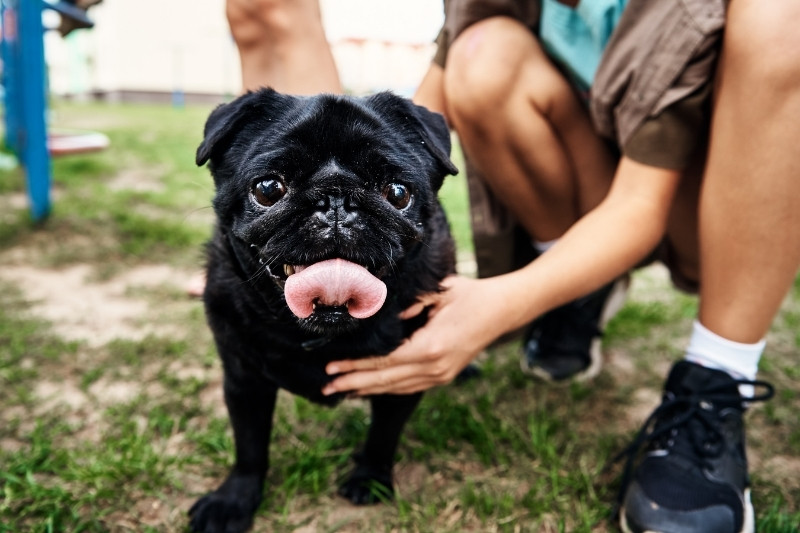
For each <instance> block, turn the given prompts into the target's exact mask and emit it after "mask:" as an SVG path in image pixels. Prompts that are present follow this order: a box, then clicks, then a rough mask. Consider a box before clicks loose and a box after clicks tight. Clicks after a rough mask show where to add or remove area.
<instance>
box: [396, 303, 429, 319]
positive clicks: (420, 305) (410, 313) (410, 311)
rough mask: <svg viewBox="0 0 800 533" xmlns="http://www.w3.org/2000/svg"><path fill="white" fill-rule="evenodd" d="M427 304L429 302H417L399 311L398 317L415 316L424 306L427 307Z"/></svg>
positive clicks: (407, 317)
mask: <svg viewBox="0 0 800 533" xmlns="http://www.w3.org/2000/svg"><path fill="white" fill-rule="evenodd" d="M428 305H429V304H426V303H424V302H417V303H415V304H413V305H412V306H411V307H409V308H408V309H406V310H405V311H403V312H401V313H400V315H398V316H399V317H400V320H408V319H409V318H414V317H415V316H417V315H419V314H420V313H421V312H422V311H424V310H425V308H426V307H428Z"/></svg>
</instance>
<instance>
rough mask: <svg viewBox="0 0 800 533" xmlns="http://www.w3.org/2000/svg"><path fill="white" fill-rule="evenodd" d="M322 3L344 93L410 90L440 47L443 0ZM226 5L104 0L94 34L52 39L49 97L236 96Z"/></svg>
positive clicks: (206, 0)
mask: <svg viewBox="0 0 800 533" xmlns="http://www.w3.org/2000/svg"><path fill="white" fill-rule="evenodd" d="M321 5H322V9H323V19H324V23H325V27H326V32H327V36H328V40H329V42H330V43H331V47H332V50H333V54H334V58H335V60H336V63H337V67H338V69H339V72H340V76H341V78H342V83H343V84H344V86H345V88H346V90H348V91H351V92H354V93H366V92H372V91H376V90H383V89H391V90H395V91H397V92H399V93H401V94H406V95H410V94H411V93H413V90H414V88H415V87H416V84H417V83H418V82H419V80H420V79H421V77H422V74H423V73H424V72H425V69H426V68H427V66H428V64H429V63H430V60H431V58H432V57H433V53H434V51H435V46H434V45H433V40H434V38H435V36H436V33H437V32H438V28H439V25H440V24H441V18H442V13H441V12H442V8H441V3H440V2H439V1H438V0H403V1H402V2H398V1H396V0H322V1H321ZM224 8H225V0H166V1H165V0H104V1H103V2H102V3H101V4H99V5H97V6H95V7H93V8H92V9H90V10H89V16H90V18H92V19H93V20H94V21H95V23H96V24H95V27H94V28H93V29H91V30H76V31H74V32H72V33H71V34H70V35H68V36H66V37H64V38H62V37H61V36H60V35H59V34H58V33H57V32H56V31H48V32H47V33H46V36H45V42H46V50H47V62H48V69H49V83H50V91H51V93H52V94H55V95H69V96H72V97H78V98H80V97H91V96H100V97H105V98H111V99H125V100H133V99H147V100H153V99H161V100H169V99H175V98H176V97H177V98H181V99H184V98H185V99H186V100H191V99H195V100H200V99H208V100H215V99H217V100H218V99H219V98H220V97H227V96H231V95H234V94H237V93H238V92H239V90H240V70H239V57H238V54H237V52H236V47H235V45H234V43H233V40H232V38H231V36H230V31H229V28H228V24H227V21H226V19H225V11H224ZM52 22H53V21H52V20H51V21H49V24H50V25H54V24H52ZM56 22H57V21H56ZM47 23H48V21H47V20H46V24H47Z"/></svg>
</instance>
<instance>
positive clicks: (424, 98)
mask: <svg viewBox="0 0 800 533" xmlns="http://www.w3.org/2000/svg"><path fill="white" fill-rule="evenodd" d="M412 99H413V100H414V103H415V104H417V105H421V106H425V107H427V108H428V109H430V110H431V111H436V112H437V113H441V114H442V115H444V116H445V118H447V110H446V105H445V96H444V69H443V68H442V67H440V66H439V65H437V64H436V63H431V64H430V67H428V70H427V71H426V72H425V75H424V76H423V77H422V81H420V83H419V86H418V87H417V90H416V91H414V97H413V98H412Z"/></svg>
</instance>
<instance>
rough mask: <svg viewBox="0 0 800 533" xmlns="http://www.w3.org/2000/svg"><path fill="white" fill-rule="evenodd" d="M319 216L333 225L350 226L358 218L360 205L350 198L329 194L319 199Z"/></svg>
mask: <svg viewBox="0 0 800 533" xmlns="http://www.w3.org/2000/svg"><path fill="white" fill-rule="evenodd" d="M316 207H317V209H318V212H317V213H318V216H322V217H324V219H325V220H326V221H327V222H328V223H329V224H331V225H339V226H342V227H349V226H350V225H352V224H353V222H355V220H356V218H358V207H357V206H356V205H355V202H353V201H352V200H351V199H350V198H348V197H344V196H339V195H336V194H328V195H326V196H325V197H323V198H320V199H319V200H318V201H317V205H316Z"/></svg>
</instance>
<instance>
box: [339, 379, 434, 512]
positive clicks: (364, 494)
mask: <svg viewBox="0 0 800 533" xmlns="http://www.w3.org/2000/svg"><path fill="white" fill-rule="evenodd" d="M420 398H422V393H417V394H409V395H402V396H399V395H398V396H395V395H388V394H387V395H381V396H373V397H372V398H371V399H370V403H371V405H372V422H371V423H370V426H369V433H368V434H367V442H366V444H365V445H364V449H363V451H361V452H360V453H357V454H356V455H355V461H356V467H355V469H354V470H353V472H352V473H351V474H350V476H349V477H348V479H347V480H346V481H345V482H344V483H343V484H342V485H341V486H340V487H339V495H341V496H344V497H345V498H347V499H348V500H350V501H351V502H352V503H354V504H355V505H366V504H371V503H378V502H381V501H385V500H391V499H392V498H393V497H394V487H393V483H392V466H393V465H394V454H395V452H396V451H397V443H398V441H399V440H400V433H401V432H402V431H403V426H404V425H405V423H406V421H407V420H408V417H410V416H411V413H413V412H414V409H415V408H416V407H417V404H418V403H419V400H420Z"/></svg>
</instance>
